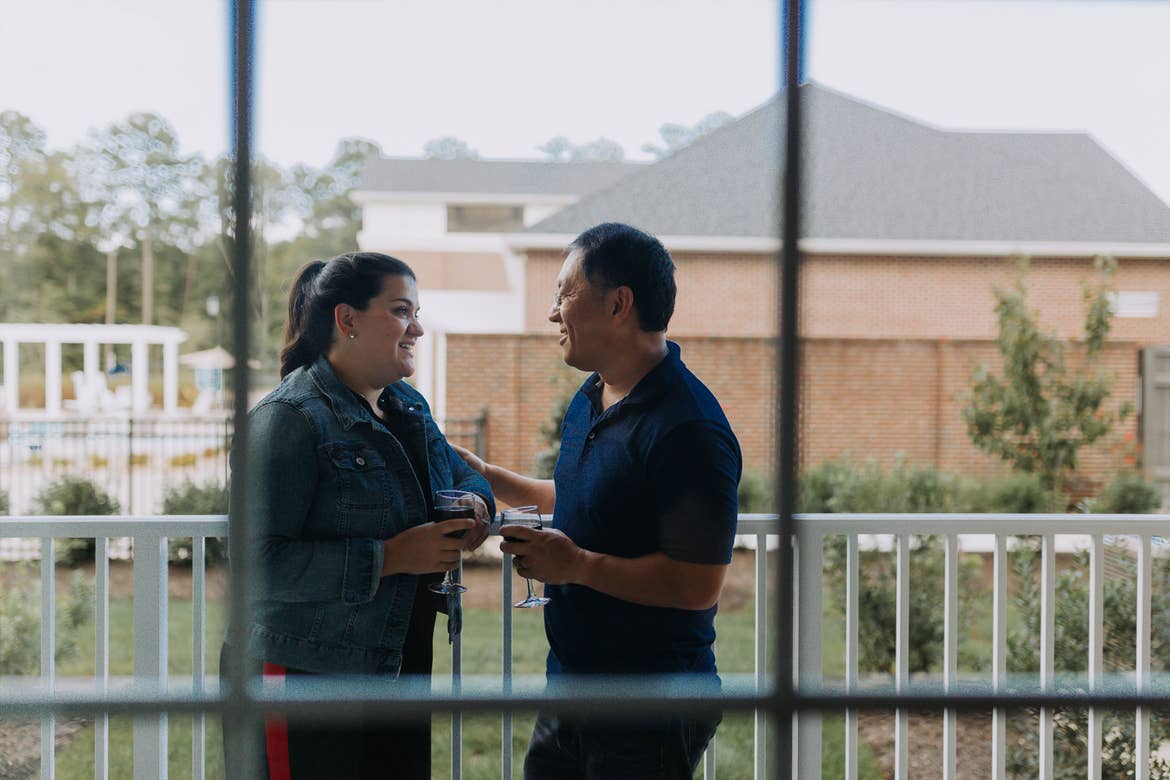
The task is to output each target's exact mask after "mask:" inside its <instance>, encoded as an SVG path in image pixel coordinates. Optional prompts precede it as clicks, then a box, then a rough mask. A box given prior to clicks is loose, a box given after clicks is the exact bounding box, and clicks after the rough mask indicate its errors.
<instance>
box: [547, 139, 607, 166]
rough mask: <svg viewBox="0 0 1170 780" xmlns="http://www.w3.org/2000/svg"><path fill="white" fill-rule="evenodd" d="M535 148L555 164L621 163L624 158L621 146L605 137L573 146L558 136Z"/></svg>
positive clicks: (567, 140) (570, 142)
mask: <svg viewBox="0 0 1170 780" xmlns="http://www.w3.org/2000/svg"><path fill="white" fill-rule="evenodd" d="M536 148H537V150H538V151H541V152H544V154H545V155H546V156H547V157H548V158H549V159H550V160H554V161H556V162H621V161H622V160H624V159H625V156H626V152H625V149H623V148H622V145H621V144H619V143H618V142H617V141H614V140H612V139H609V138H605V137H602V138H596V139H594V140H592V141H587V142H585V143H583V144H574V143H573V142H572V141H570V140H569V139H568V138H566V137H565V136H563V135H558V136H554V137H553V138H550V139H548V140H547V141H545V142H544V143H543V144H541V145H540V146H538V147H536Z"/></svg>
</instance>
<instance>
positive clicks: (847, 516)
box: [0, 512, 1170, 538]
mask: <svg viewBox="0 0 1170 780" xmlns="http://www.w3.org/2000/svg"><path fill="white" fill-rule="evenodd" d="M546 517H547V516H546ZM796 521H797V533H798V534H800V533H809V532H812V533H816V534H818V535H822V534H964V535H967V534H972V535H977V534H1001V535H1003V534H1007V535H1033V534H1070V535H1079V534H1094V533H1104V534H1114V535H1132V536H1170V515H1104V514H1101V515H1085V514H976V513H961V512H960V513H950V514H938V513H934V514H910V513H905V514H903V513H840V514H799V515H797V516H796ZM227 522H228V518H227V515H68V516H66V515H45V516H28V515H25V516H15V517H0V538H4V537H43V536H53V537H64V538H71V537H80V538H84V537H99V536H226V535H227ZM779 531H780V520H779V517H778V516H777V515H772V514H741V515H740V516H739V524H738V526H737V528H736V532H737V533H739V534H760V533H762V534H772V535H774V534H777V533H779ZM492 532H493V533H498V532H499V527H498V525H496V524H493V527H492Z"/></svg>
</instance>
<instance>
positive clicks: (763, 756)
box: [752, 531, 768, 780]
mask: <svg viewBox="0 0 1170 780" xmlns="http://www.w3.org/2000/svg"><path fill="white" fill-rule="evenodd" d="M767 593H768V535H767V534H766V533H764V532H762V531H761V532H760V533H757V534H756V636H755V639H756V648H755V649H756V658H755V672H756V691H757V692H759V693H762V692H763V691H764V689H765V686H764V670H765V668H766V664H765V662H766V660H767V658H768V650H767V647H766V641H767V634H768V599H767ZM753 730H754V735H753V740H752V751H753V755H752V759H753V760H752V777H753V778H755V780H763V778H765V777H767V776H768V754H767V750H766V747H767V735H768V721H767V718H766V717H765V713H764V712H763V711H762V710H756V711H755V714H754V728H753Z"/></svg>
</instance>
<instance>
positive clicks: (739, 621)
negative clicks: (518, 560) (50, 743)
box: [57, 599, 881, 780]
mask: <svg viewBox="0 0 1170 780" xmlns="http://www.w3.org/2000/svg"><path fill="white" fill-rule="evenodd" d="M754 610H755V607H754V603H753V602H751V601H749V602H748V603H747V604H745V605H744V606H743V607H742V608H741V609H738V610H735V611H725V612H723V613H721V614H720V615H719V617H718V619H717V622H716V628H717V631H718V640H717V643H716V655H717V657H718V663H719V668H720V671H721V672H724V673H735V672H750V671H752V668H753V663H754V647H755V633H754V628H753V620H754V614H755V612H754ZM826 612H827V613H826V620H827V621H837V623H838V624H839V622H840V618H838V617H836V616H834V615H831V614H829V613H828V611H826ZM225 620H226V613H225V604H224V603H222V602H220V601H208V603H207V631H206V663H207V673H208V675H209V676H211V675H214V674H217V673H218V666H219V647H220V643H221V641H222V637H223V631H224V625H225ZM132 621H133V612H132V604H131V602H130V601H129V599H115V600H113V601H112V602H111V604H110V636H111V641H110V655H111V657H110V671H111V674H116V675H118V674H126V675H128V674H131V673H132V671H133V642H132V641H131V636H132V630H131V626H132ZM512 625H513V669H514V671H515V673H516V674H518V675H519V674H539V673H540V672H542V671H543V669H544V658H545V654H546V652H547V650H548V645H547V642H546V640H545V637H544V625H543V618H542V616H541V613H540V611H539V610H530V611H522V610H516V611H514V613H513V624H512ZM826 629H827V630H826V640H827V642H826V643H827V644H830V641H829V640H830V639H831V637H832V636H834V635H839V634H840V633H841V632H840V631H837V630H836V629H834V628H833V627H832V625H829V624H827V625H826ZM500 631H501V626H500V613H499V612H498V611H496V610H485V609H468V610H466V612H465V614H464V635H463V636H464V643H463V668H464V670H465V673H466V674H469V675H472V674H499V673H500V672H501V669H502V662H501V657H500ZM168 641H169V649H170V652H169V663H168V668H169V669H170V672H171V674H175V675H185V674H190V672H191V657H192V647H191V645H192V614H191V602H190V601H189V600H187V599H171V600H170V614H169V636H168ZM93 644H94V638H93V631H92V628H91V627H87V628H86V629H83V631H82V632H81V635H80V636H79V637H78V648H77V653H76V654H75V655H74V656H73V657H72V658H71V659H70V660H69V661H68V662H65V663H62V664H61V666H60V669H59V674H60V675H62V676H70V675H88V674H91V673H92V670H93V657H94V652H93V649H94V648H93ZM445 647H446V626H445V619H444V617H443V616H442V615H440V616H439V620H438V622H437V625H436V633H435V648H436V652H435V669H434V674H435V676H436V677H437V678H441V677H443V676H445V675H449V674H450V668H451V665H450V664H451V657H450V654H449V653H447V652H445ZM835 652H836V650H835V649H833V648H831V647H826V654H827V655H829V654H831V653H835ZM533 720H534V715H533V713H516V714H515V715H514V717H513V724H512V734H513V738H512V750H513V753H512V755H513V759H512V762H513V763H512V766H513V770H512V775H513V777H515V778H519V777H521V771H522V768H523V760H524V752H525V750H526V748H527V744H528V737H529V734H530V733H531V731H532V722H533ZM191 724H192V718H191V717H190V716H186V717H172V718H170V724H169V725H170V741H169V773H170V776H171V777H175V778H183V777H190V776H191V756H192V745H191V732H192V729H191ZM131 732H132V724H131V720H130V719H129V718H113V719H111V722H110V752H109V755H110V759H109V761H110V776H111V777H129V776H131V774H132V766H133V756H132V747H133V746H132V733H131ZM501 736H502V717H501V716H500V715H494V716H493V715H477V716H475V717H466V718H465V719H464V723H463V756H462V758H463V776H464V777H465V778H468V779H469V780H481V779H483V780H486V778H498V777H499V776H500V767H501V757H500V740H501ZM431 744H432V764H433V771H434V775H433V776H434V777H435V778H449V777H450V745H451V722H450V716H448V715H443V714H439V715H436V716H435V718H434V724H433V732H432V742H431ZM844 744H845V743H844V726H843V721H842V719H841V718H840V717H832V716H829V717H826V718H825V729H824V740H823V750H822V753H823V772H822V776H823V777H826V778H832V777H843V776H844V764H843V761H844ZM93 750H94V729H93V728H92V727H89V728H86V729H85V730H84V731H82V732H80V733H79V734H78V735H77V736H76V737H74V738H73V739H72V740H71V741H70V743H69V744H68V745H67V746H66V747H65V748H64V749H62V750H60V752H59V754H58V756H57V776H58V777H61V778H66V779H72V778H88V777H93ZM767 752H768V754H769V758H770V759H771V757H772V756H774V751H773V750H772V749H771V746H770V745H769V749H768V751H767ZM753 753H754V744H753V718H752V716H751V715H750V714H733V713H729V714H728V715H726V716H725V717H724V719H723V723H722V724H721V725H720V727H719V731H718V733H717V749H716V770H717V774H718V776H719V777H724V778H743V777H751V774H752V762H753ZM858 763H859V767H860V769H861V772H860V776H861V777H862V778H864V779H867V780H868V779H869V778H880V777H881V774H880V772H879V770H878V767H877V763H876V762H875V761H874V759H873V756H872V755H871V754H870V753H869V751H868V749H866V747H865V746H864V745H862V747H861V751H860V756H859V762H858ZM206 777H208V778H211V779H215V780H217V779H218V778H222V777H223V753H222V743H221V732H220V724H219V721H218V719H216V718H212V717H208V718H207V719H206ZM696 777H702V768H701V767H700V769H699V771H698V773H697V774H696Z"/></svg>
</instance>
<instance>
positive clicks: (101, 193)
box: [0, 111, 380, 354]
mask: <svg viewBox="0 0 1170 780" xmlns="http://www.w3.org/2000/svg"><path fill="white" fill-rule="evenodd" d="M379 151H380V150H379V149H378V147H377V145H376V144H374V143H372V142H370V141H366V140H363V139H358V138H347V139H344V140H342V141H341V142H339V143H338V145H337V148H336V150H335V152H334V154H333V157H332V159H331V160H330V161H329V162H328V163H327V164H326V165H324V166H323V167H320V168H317V167H314V166H310V165H304V164H296V165H292V166H289V167H283V166H280V165H278V164H276V163H274V162H272V161H270V160H265V159H260V160H258V161H257V162H256V165H255V168H254V172H253V197H254V202H255V214H254V222H253V231H254V236H255V274H256V284H255V285H254V294H253V299H252V301H250V303H251V307H252V309H253V312H254V315H255V317H256V321H257V323H258V326H259V327H258V342H259V343H258V344H257V348H258V351H261V352H262V353H265V354H271V350H272V348H273V345H274V344H275V343H276V341H277V340H278V339H279V329H280V321H281V320H282V319H283V315H282V312H281V309H282V307H283V299H284V296H285V294H286V291H287V285H288V280H289V278H290V277H291V275H292V273H293V272H294V271H295V269H296V268H297V267H298V266H299V265H300V264H301V263H302V262H304V261H305V260H306V259H310V258H312V257H317V256H327V255H331V254H334V253H336V252H337V251H339V248H340V249H344V248H349V247H353V246H354V245H355V242H356V237H357V230H358V226H359V220H360V212H359V210H358V208H357V207H356V206H355V205H354V203H353V201H352V200H350V197H349V193H350V192H351V190H352V189H353V187H354V185H355V184H356V183H357V177H358V175H359V173H360V169H361V164H362V160H363V159H364V158H365V157H366V156H367V155H369V154H375V153H378V152H379ZM231 171H232V168H231V164H230V160H229V159H228V158H227V157H226V156H219V157H215V158H211V159H208V158H206V157H204V156H203V155H201V154H186V153H184V152H183V150H182V149H181V147H180V144H179V137H178V134H177V133H176V131H175V129H174V127H173V126H172V125H171V124H170V123H169V122H168V121H167V120H166V119H164V118H163V117H161V116H159V115H157V114H151V113H135V114H131V115H129V116H128V117H126V118H125V119H123V120H121V121H118V122H114V123H112V124H110V125H109V126H107V127H104V128H101V129H98V130H93V131H91V132H90V133H89V135H88V136H87V137H86V138H85V139H84V140H83V141H81V142H80V143H78V144H76V145H74V146H72V147H70V148H66V149H51V148H49V147H48V145H47V142H46V135H45V131H44V130H43V129H42V128H41V127H39V126H38V125H37V124H36V123H35V122H34V121H33V120H31V119H30V118H29V117H27V116H24V115H23V114H21V113H19V112H16V111H4V112H2V113H0V268H2V269H3V283H2V285H0V321H5V322H131V323H148V324H159V325H176V326H178V327H181V328H183V329H184V330H186V331H187V332H188V333H189V334H191V337H192V345H193V346H209V345H211V344H214V343H222V342H224V341H226V340H227V338H226V333H227V322H226V317H224V316H214V313H215V312H216V310H217V309H218V311H219V312H227V311H230V304H231V297H232V284H231V269H230V263H229V257H230V255H229V244H228V240H227V226H228V224H229V216H230V210H229V209H230V203H231ZM209 312H210V313H209Z"/></svg>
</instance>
